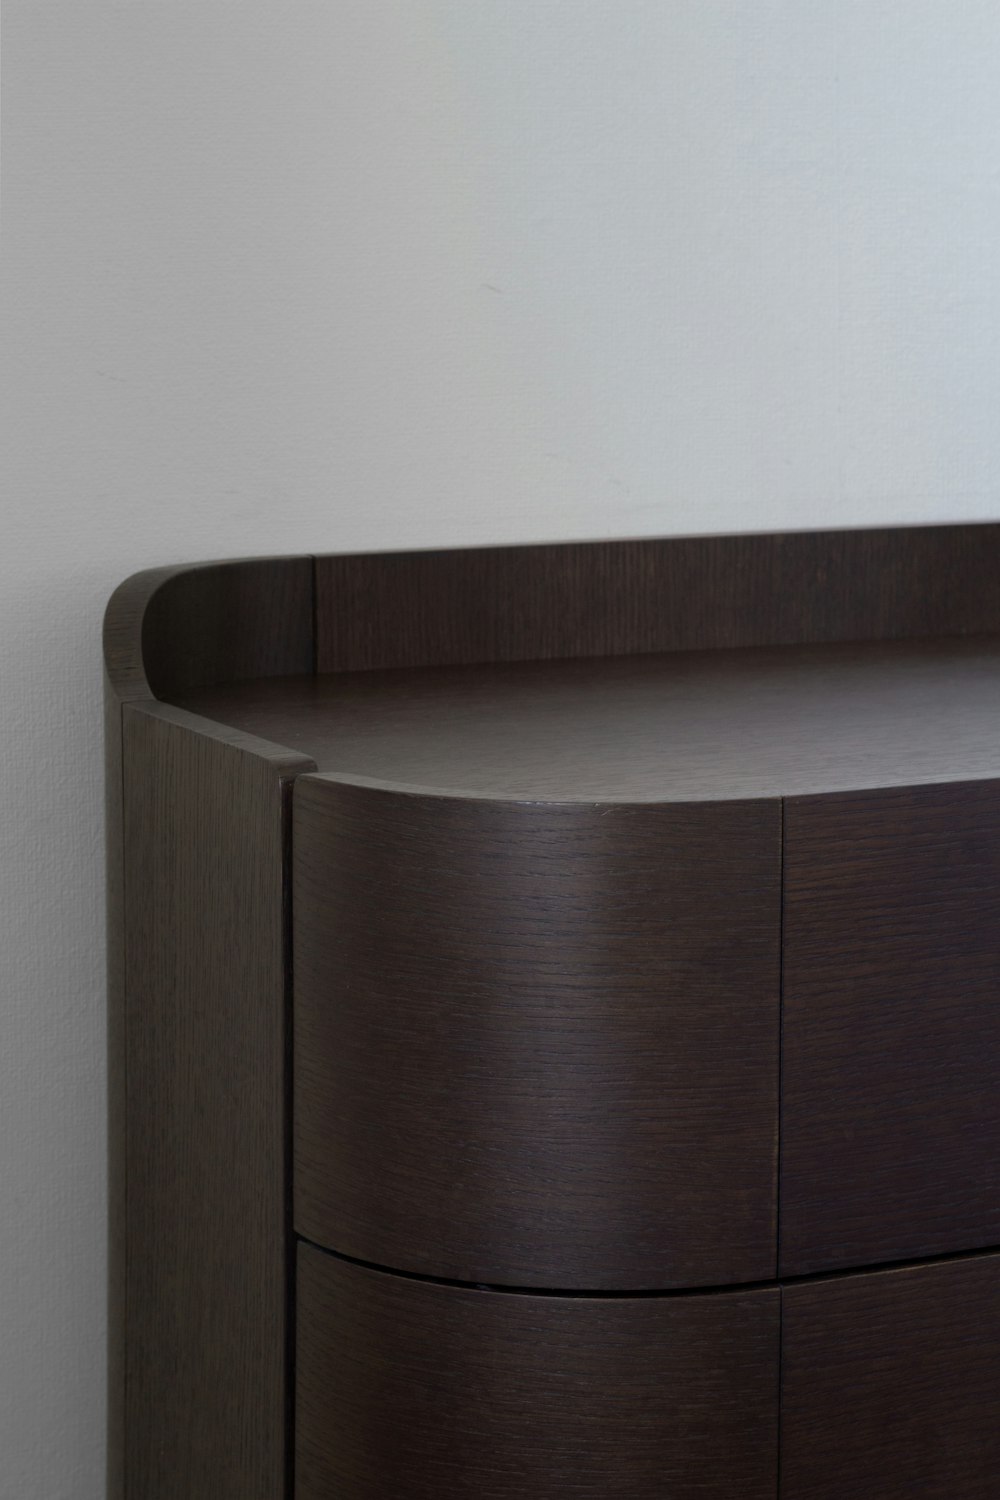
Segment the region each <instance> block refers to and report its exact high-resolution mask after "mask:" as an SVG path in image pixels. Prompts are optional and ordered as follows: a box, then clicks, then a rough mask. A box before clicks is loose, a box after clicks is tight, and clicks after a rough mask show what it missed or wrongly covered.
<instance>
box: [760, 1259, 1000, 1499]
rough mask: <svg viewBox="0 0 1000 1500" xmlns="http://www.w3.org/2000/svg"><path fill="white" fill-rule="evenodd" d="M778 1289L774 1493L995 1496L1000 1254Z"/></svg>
mask: <svg viewBox="0 0 1000 1500" xmlns="http://www.w3.org/2000/svg"><path fill="white" fill-rule="evenodd" d="M782 1298H783V1312H782V1403H781V1436H782V1442H781V1475H782V1485H781V1496H782V1500H917V1497H919V1500H996V1497H997V1496H998V1495H1000V1255H979V1256H975V1257H970V1258H969V1259H968V1260H953V1261H942V1262H939V1263H938V1264H936V1265H934V1264H930V1265H922V1266H912V1267H907V1268H906V1269H902V1270H892V1271H876V1272H871V1273H869V1274H863V1275H855V1276H845V1277H842V1278H839V1279H836V1280H829V1281H813V1282H803V1283H800V1284H799V1285H797V1286H790V1287H786V1288H785V1289H784V1291H783V1292H782Z"/></svg>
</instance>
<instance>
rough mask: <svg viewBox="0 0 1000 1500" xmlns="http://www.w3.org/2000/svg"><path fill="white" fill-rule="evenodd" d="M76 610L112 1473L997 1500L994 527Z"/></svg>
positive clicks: (383, 1498) (153, 1495)
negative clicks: (101, 975) (85, 669)
mask: <svg viewBox="0 0 1000 1500" xmlns="http://www.w3.org/2000/svg"><path fill="white" fill-rule="evenodd" d="M105 645H106V666H107V712H108V720H107V754H108V808H109V823H108V826H109V934H110V936H109V950H110V1012H109V1036H110V1076H111V1248H112V1271H111V1302H112V1324H111V1391H110V1395H111V1436H110V1450H111V1486H110V1496H111V1500H610V1497H623V1500H996V1497H997V1496H998V1495H1000V526H995V525H968V526H941V527H926V528H907V529H898V530H888V531H855V532H827V533H795V534H788V535H780V536H744V537H706V538H682V539H671V540H664V541H637V542H609V543H593V544H573V545H559V546H539V547H514V548H501V549H484V550H476V551H454V552H426V553H410V554H406V555H388V554H386V555H372V556H338V557H318V558H276V559H266V560H251V561H235V562H224V563H209V564H205V565H202V566H198V567H184V568H172V569H166V570H161V571H155V572H151V573H143V574H139V575H137V576H136V577H134V578H132V579H130V580H129V581H128V582H127V583H125V584H123V585H122V586H121V588H120V589H119V590H118V591H117V592H116V594H115V595H114V597H113V599H112V601H111V604H110V606H109V609H108V615H107V622H106V635H105Z"/></svg>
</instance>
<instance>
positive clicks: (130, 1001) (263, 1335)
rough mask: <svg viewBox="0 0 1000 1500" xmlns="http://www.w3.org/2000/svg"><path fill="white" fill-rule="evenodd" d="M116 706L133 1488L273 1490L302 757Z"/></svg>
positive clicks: (278, 1443) (281, 1474)
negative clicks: (289, 858) (295, 799)
mask: <svg viewBox="0 0 1000 1500" xmlns="http://www.w3.org/2000/svg"><path fill="white" fill-rule="evenodd" d="M202 728H203V726H201V725H200V724H199V721H197V720H193V719H192V718H191V717H190V716H189V715H187V714H184V713H182V712H179V711H178V710H175V709H171V708H168V707H166V706H163V705H160V704H139V705H128V706H126V708H125V711H124V733H123V761H124V817H123V837H124V849H125V863H126V871H127V877H126V882H125V891H124V912H125V945H124V946H125V972H126V996H127V998H126V1004H125V1027H124V1030H125V1038H124V1040H125V1073H126V1080H127V1083H126V1087H127V1094H128V1136H127V1143H126V1159H125V1163H124V1178H125V1199H126V1206H127V1232H126V1235H125V1269H124V1275H125V1283H126V1287H125V1319H126V1322H127V1327H128V1342H127V1351H126V1356H125V1368H124V1372H123V1373H124V1385H125V1405H126V1421H127V1425H126V1434H125V1449H126V1471H127V1474H128V1486H127V1489H126V1492H125V1493H126V1496H127V1500H140V1497H141V1500H180V1497H182V1496H183V1497H184V1500H218V1497H219V1496H220V1495H228V1494H231V1495H233V1496H236V1495H238V1496H239V1497H240V1500H275V1497H276V1496H277V1495H279V1494H280V1493H281V1491H282V1488H283V1485H284V1482H285V1465H286V1451H285V1386H286V1360H287V1349H286V1344H287V1337H288V1333H287V1328H286V1271H285V1261H286V1243H285V1241H286V1235H287V1209H286V1201H287V1199H286V1184H285V1139H286V1125H285V1120H286V1111H287V1103H286V1099H285V1048H286V1037H285V941H284V910H283V890H282V885H283V882H282V868H281V866H282V843H283V839H284V822H285V808H284V803H285V800H286V788H287V786H288V784H289V782H290V780H291V778H293V777H294V776H295V775H296V773H298V772H300V771H303V770H309V769H310V766H311V763H310V762H309V761H304V760H303V759H302V758H301V757H298V756H290V755H288V754H287V753H285V752H282V751H280V750H278V749H277V748H276V747H274V746H269V745H266V744H264V743H263V742H259V741H256V742H255V741H247V740H246V739H245V737H244V736H242V735H232V736H231V737H230V739H229V740H226V739H223V738H222V737H220V736H212V735H209V734H205V733H203V732H200V731H201V730H202Z"/></svg>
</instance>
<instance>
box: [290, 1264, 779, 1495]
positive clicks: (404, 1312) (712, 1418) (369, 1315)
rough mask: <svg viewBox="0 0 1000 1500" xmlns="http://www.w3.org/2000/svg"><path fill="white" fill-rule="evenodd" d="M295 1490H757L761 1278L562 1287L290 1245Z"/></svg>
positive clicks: (765, 1468)
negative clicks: (694, 1285)
mask: <svg viewBox="0 0 1000 1500" xmlns="http://www.w3.org/2000/svg"><path fill="white" fill-rule="evenodd" d="M298 1270H299V1284H298V1308H299V1332H298V1356H297V1363H298V1410H297V1418H296V1432H297V1462H296V1490H295V1493H296V1500H457V1497H462V1500H568V1497H580V1500H609V1497H612V1496H622V1497H625V1496H627V1497H629V1500H666V1497H670V1500H733V1497H736V1496H739V1497H740V1500H774V1496H775V1493H776V1486H777V1440H778V1338H779V1321H780V1320H779V1295H780V1294H779V1293H778V1292H777V1290H762V1291H751V1292H739V1291H725V1292H720V1293H717V1294H707V1295H691V1296H679V1297H641V1296H639V1297H635V1296H627V1297H600V1296H594V1297H588V1296H577V1297H562V1296H545V1295H530V1294H520V1293H507V1292H495V1291H488V1290H477V1289H475V1288H471V1287H470V1288H464V1287H452V1286H446V1285H440V1284H437V1283H433V1282H424V1281H416V1280H410V1279H407V1278H404V1277H398V1276H393V1275H389V1274H387V1273H385V1272H380V1271H371V1270H367V1269H364V1268H362V1267H359V1266H356V1265H353V1264H350V1263H348V1262H345V1261H342V1260H339V1259H337V1258H335V1257H333V1256H331V1255H327V1254H325V1253H324V1252H322V1251H320V1250H316V1249H314V1248H313V1247H311V1246H308V1245H303V1246H300V1249H299V1267H298Z"/></svg>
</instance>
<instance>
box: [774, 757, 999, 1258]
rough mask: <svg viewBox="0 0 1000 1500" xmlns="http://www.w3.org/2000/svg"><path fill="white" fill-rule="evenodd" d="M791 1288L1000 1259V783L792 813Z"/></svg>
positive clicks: (786, 1172) (788, 963) (815, 800)
mask: <svg viewBox="0 0 1000 1500" xmlns="http://www.w3.org/2000/svg"><path fill="white" fill-rule="evenodd" d="M784 936H785V955H784V1066H783V1072H782V1080H783V1088H782V1148H781V1166H782V1184H781V1241H782V1244H781V1271H782V1274H784V1275H797V1274H801V1273H807V1272H812V1271H823V1270H833V1269H847V1268H849V1267H852V1266H858V1265H864V1264H866V1263H867V1264H873V1263H875V1262H878V1261H896V1260H916V1259H918V1258H920V1257H924V1256H930V1255H938V1254H947V1253H949V1252H952V1251H960V1250H972V1249H976V1248H977V1247H984V1248H985V1247H987V1246H992V1245H996V1244H997V1243H1000V1172H998V1166H997V1163H998V1161H1000V1088H998V1060H1000V1004H998V997H1000V782H997V781H977V782H965V783H955V784H951V785H944V786H933V785H931V786H916V787H897V788H892V789H888V790H881V791H871V792H856V793H853V792H852V793H838V794H836V795H829V796H818V797H792V798H789V799H788V801H787V803H786V807H785V921H784Z"/></svg>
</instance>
